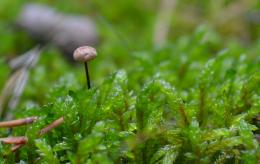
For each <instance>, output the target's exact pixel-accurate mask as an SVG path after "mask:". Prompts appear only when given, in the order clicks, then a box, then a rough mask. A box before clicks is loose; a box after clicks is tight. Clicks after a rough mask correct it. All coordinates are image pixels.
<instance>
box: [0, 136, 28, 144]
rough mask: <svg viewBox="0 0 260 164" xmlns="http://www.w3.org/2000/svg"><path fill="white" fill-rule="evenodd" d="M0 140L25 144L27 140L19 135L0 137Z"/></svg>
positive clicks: (6, 142) (7, 142)
mask: <svg viewBox="0 0 260 164" xmlns="http://www.w3.org/2000/svg"><path fill="white" fill-rule="evenodd" d="M0 141H1V142H3V143H5V144H25V143H26V142H27V141H28V139H27V137H25V136H20V137H7V138H0Z"/></svg>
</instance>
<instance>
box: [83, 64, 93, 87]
mask: <svg viewBox="0 0 260 164" xmlns="http://www.w3.org/2000/svg"><path fill="white" fill-rule="evenodd" d="M84 64H85V71H86V79H87V86H88V89H90V88H91V86H90V78H89V72H88V63H87V62H84Z"/></svg>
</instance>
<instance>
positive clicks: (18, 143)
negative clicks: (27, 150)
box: [0, 117, 64, 152]
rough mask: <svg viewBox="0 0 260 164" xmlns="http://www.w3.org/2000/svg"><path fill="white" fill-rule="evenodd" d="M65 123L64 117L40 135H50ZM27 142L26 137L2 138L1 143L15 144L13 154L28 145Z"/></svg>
mask: <svg viewBox="0 0 260 164" xmlns="http://www.w3.org/2000/svg"><path fill="white" fill-rule="evenodd" d="M63 122H64V117H60V118H59V119H57V120H55V121H54V122H52V123H51V124H49V125H48V126H46V127H44V128H43V129H41V130H40V131H39V135H40V136H42V135H44V134H46V133H48V132H49V131H51V130H52V129H54V128H56V127H57V126H59V125H60V124H62V123H63ZM27 141H28V138H27V137H25V136H21V137H7V138H0V142H3V143H5V144H15V146H13V147H12V151H13V152H15V151H16V150H18V149H19V148H21V147H22V146H23V145H24V144H26V143H27Z"/></svg>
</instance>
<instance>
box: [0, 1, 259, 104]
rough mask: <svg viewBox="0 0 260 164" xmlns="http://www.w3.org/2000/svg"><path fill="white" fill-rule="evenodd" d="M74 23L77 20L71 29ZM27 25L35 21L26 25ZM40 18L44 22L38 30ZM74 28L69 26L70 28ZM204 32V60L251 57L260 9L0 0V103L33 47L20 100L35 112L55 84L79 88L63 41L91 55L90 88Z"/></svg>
mask: <svg viewBox="0 0 260 164" xmlns="http://www.w3.org/2000/svg"><path fill="white" fill-rule="evenodd" d="M28 3H33V4H34V5H36V9H35V8H34V9H32V8H31V9H32V10H33V11H27V10H30V8H28ZM26 5H27V8H26V7H25V6H26ZM34 7H35V6H34ZM37 7H39V8H37ZM30 12H31V13H30ZM26 13H27V14H26ZM28 13H29V14H28ZM32 13H33V14H32ZM74 16H75V17H77V18H76V19H78V18H79V21H76V23H75V21H74V22H73V20H74V19H72V17H74ZM30 17H31V18H30ZM27 18H28V19H34V20H32V21H31V22H30V21H29V20H27ZM45 18H46V19H47V20H50V22H48V21H47V22H44V21H46V20H45ZM48 18H50V19H48ZM68 19H71V22H70V21H67V20H68ZM82 19H84V20H83V22H84V21H86V20H87V25H86V24H85V25H86V26H88V27H87V29H86V30H87V32H86V36H87V37H86V40H84V37H83V41H82V40H81V39H82V35H81V34H82V33H81V32H82V30H83V32H84V29H81V27H79V28H75V27H77V25H78V24H77V22H80V21H82ZM57 20H59V21H57ZM65 20H66V21H65ZM34 21H35V22H36V23H34ZM28 22H29V25H28V24H26V23H28ZM39 22H41V23H42V24H41V23H39ZM30 23H31V24H30ZM48 23H50V24H54V25H56V26H52V25H48ZM66 23H69V25H68V29H67V28H64V27H65V26H66ZM73 23H75V26H74V25H73V26H70V25H71V24H73ZM85 23H86V22H85ZM83 24H84V23H83ZM45 26H46V27H45ZM79 26H80V25H79ZM83 26H84V25H83ZM86 26H84V27H86ZM66 27H67V26H66ZM80 29H81V30H80ZM205 29H206V31H207V32H210V34H209V35H208V38H206V39H207V40H210V42H209V44H208V45H207V46H208V47H209V52H211V53H210V56H207V57H205V59H208V58H210V57H212V56H214V54H215V53H216V52H217V51H219V50H221V49H223V48H226V47H228V46H232V45H239V47H241V49H244V50H247V49H248V51H247V55H248V56H249V57H250V56H251V57H252V58H254V57H256V56H257V55H259V45H260V39H259V34H260V1H259V0H217V1H216V0H193V1H190V0H123V1H122V0H113V1H106V0H98V1H97V0H66V1H65V0H55V1H53V0H34V1H28V0H17V1H11V0H1V1H0V43H1V44H0V90H1V91H2V95H3V92H4V91H3V90H4V89H6V88H5V86H6V84H7V83H8V79H9V78H10V77H11V75H13V73H14V72H15V68H16V66H14V65H15V64H14V63H17V62H14V61H13V60H14V59H17V58H18V57H19V56H21V55H22V54H24V53H26V52H28V51H29V50H32V49H33V48H35V47H36V46H37V45H38V46H39V45H40V48H39V47H38V48H36V49H33V50H34V51H33V52H34V53H37V52H38V51H42V52H41V55H40V56H39V61H37V62H36V61H35V63H33V65H31V67H30V69H27V70H29V71H28V72H30V76H29V77H28V78H29V80H28V81H27V84H26V85H25V88H24V93H23V97H22V98H23V99H26V100H29V101H31V103H33V102H34V101H33V100H36V101H35V102H37V103H39V104H40V105H42V104H44V103H45V102H44V99H43V98H42V97H43V95H45V94H46V93H47V90H49V89H50V86H52V85H53V84H57V81H68V82H65V83H63V84H64V85H67V88H68V90H69V89H75V88H80V87H79V86H80V85H82V84H84V83H85V77H84V72H83V71H84V70H83V65H80V64H75V63H73V60H72V58H71V56H72V52H73V51H72V50H73V49H74V48H75V46H72V47H70V46H69V45H72V44H74V43H75V42H73V43H72V42H69V41H68V40H70V39H76V40H77V39H78V38H79V40H80V42H81V41H82V42H87V43H89V45H92V46H94V47H95V48H96V49H97V52H98V58H97V59H96V60H94V61H93V62H91V63H90V68H89V69H90V76H91V79H92V83H94V84H95V85H96V86H98V85H99V84H100V83H101V82H102V81H103V79H104V77H106V76H107V75H109V74H111V73H113V72H115V71H117V70H118V69H126V70H131V68H132V67H133V63H134V59H135V58H136V52H146V51H147V52H151V51H157V50H158V49H162V48H165V47H171V46H174V45H175V44H176V43H177V42H178V44H182V43H183V42H185V40H186V38H187V37H189V36H192V35H193V33H194V32H196V31H197V32H200V31H201V30H205ZM37 30H38V31H37ZM55 30H56V31H55ZM62 30H64V32H63V33H62V32H61V31H62ZM66 30H67V31H66ZM88 30H89V31H88ZM50 31H52V32H51V33H50ZM64 36H66V37H65V38H64ZM73 36H77V37H78V38H73ZM83 36H85V33H84V35H83ZM66 41H68V42H66ZM75 44H76V43H75ZM42 45H43V47H44V48H42ZM183 53H185V52H183ZM138 54H139V55H140V54H141V53H138ZM202 56H203V55H202ZM202 58H203V57H202ZM12 61H13V62H12ZM132 61H133V62H132ZM10 63H11V64H10ZM18 63H19V62H18ZM18 65H19V64H18ZM18 90H19V89H18ZM20 90H21V88H20ZM19 92H21V91H19ZM19 92H18V93H19ZM27 103H28V102H27Z"/></svg>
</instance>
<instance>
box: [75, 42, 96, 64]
mask: <svg viewBox="0 0 260 164" xmlns="http://www.w3.org/2000/svg"><path fill="white" fill-rule="evenodd" d="M96 57H97V51H96V49H95V48H93V47H90V46H82V47H79V48H77V49H76V50H75V51H74V54H73V58H74V60H76V61H81V62H87V61H90V60H93V59H94V58H96Z"/></svg>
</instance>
